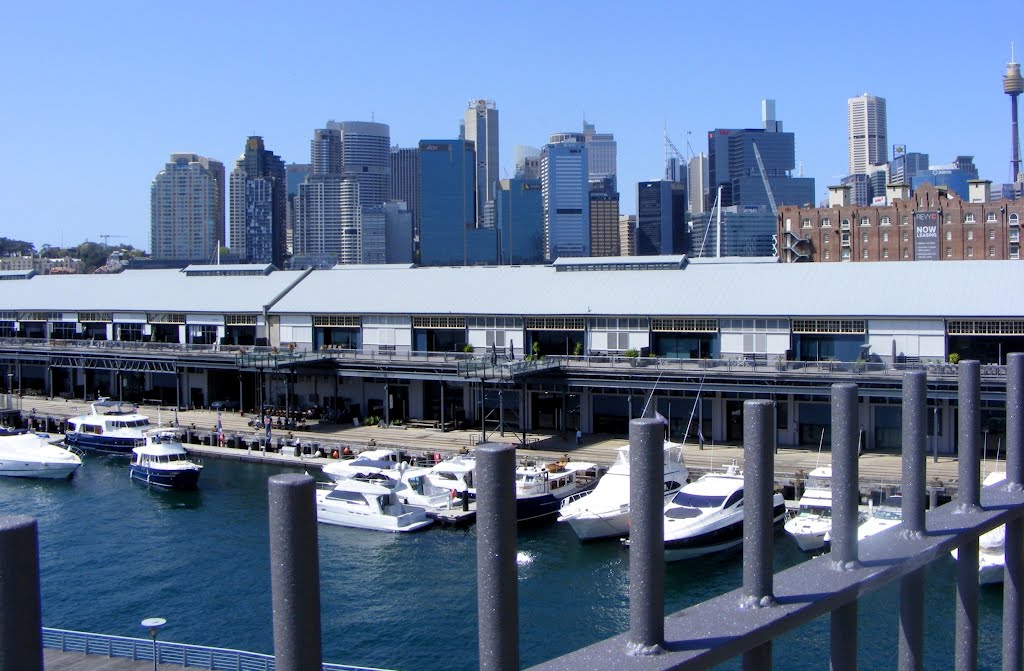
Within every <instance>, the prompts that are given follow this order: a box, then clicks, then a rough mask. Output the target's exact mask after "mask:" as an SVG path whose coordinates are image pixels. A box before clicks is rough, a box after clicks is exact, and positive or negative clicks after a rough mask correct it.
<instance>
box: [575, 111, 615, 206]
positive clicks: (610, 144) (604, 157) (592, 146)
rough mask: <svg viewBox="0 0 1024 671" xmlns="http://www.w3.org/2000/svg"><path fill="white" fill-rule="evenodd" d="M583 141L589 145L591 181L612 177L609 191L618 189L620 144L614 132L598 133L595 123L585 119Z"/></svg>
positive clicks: (588, 167)
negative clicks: (617, 142)
mask: <svg viewBox="0 0 1024 671" xmlns="http://www.w3.org/2000/svg"><path fill="white" fill-rule="evenodd" d="M583 142H584V144H586V145H587V172H588V173H589V175H590V181H591V182H594V181H601V180H606V179H610V180H611V182H610V184H611V188H610V190H608V189H605V191H607V192H608V193H614V192H616V191H618V188H619V187H618V167H617V152H618V145H617V144H616V142H615V135H613V134H612V133H598V132H597V131H596V130H595V129H594V124H592V123H587V122H586V120H584V121H583Z"/></svg>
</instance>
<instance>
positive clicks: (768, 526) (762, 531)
mask: <svg viewBox="0 0 1024 671" xmlns="http://www.w3.org/2000/svg"><path fill="white" fill-rule="evenodd" d="M774 473H775V403H774V402H772V401H745V402H744V403H743V490H744V495H743V498H744V503H743V510H744V513H743V515H744V519H743V606H744V607H746V608H762V607H767V606H771V605H772V604H774V601H775V598H774V594H773V587H772V584H773V577H772V575H773V574H772V552H773V549H774V548H773V542H772V538H773V536H774V531H775V529H774V524H775V506H774V505H773V501H772V499H773V498H774V495H775V492H774V482H773V476H774ZM771 660H772V644H771V642H770V641H769V642H768V643H764V644H762V645H759V646H758V647H756V648H754V649H753V650H750V651H748V652H745V653H744V654H743V668H744V669H745V670H746V669H750V670H754V669H770V668H771Z"/></svg>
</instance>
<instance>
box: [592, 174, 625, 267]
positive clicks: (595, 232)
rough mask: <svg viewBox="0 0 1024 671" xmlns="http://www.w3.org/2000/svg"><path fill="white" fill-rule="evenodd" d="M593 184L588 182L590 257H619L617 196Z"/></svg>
mask: <svg viewBox="0 0 1024 671" xmlns="http://www.w3.org/2000/svg"><path fill="white" fill-rule="evenodd" d="M607 179H609V180H610V179H611V178H607ZM595 184H599V183H598V182H594V181H591V182H590V186H591V191H590V255H591V256H619V251H620V249H621V245H620V244H619V194H618V193H614V192H609V191H607V190H605V189H601V188H596V189H595V188H594V187H595Z"/></svg>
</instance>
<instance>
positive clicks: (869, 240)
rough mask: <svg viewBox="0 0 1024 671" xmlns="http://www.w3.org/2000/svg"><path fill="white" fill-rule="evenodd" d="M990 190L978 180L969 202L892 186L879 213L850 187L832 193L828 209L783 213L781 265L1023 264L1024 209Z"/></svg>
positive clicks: (937, 191) (928, 189) (928, 188)
mask: <svg viewBox="0 0 1024 671" xmlns="http://www.w3.org/2000/svg"><path fill="white" fill-rule="evenodd" d="M990 186H991V185H990V183H989V182H988V181H986V180H972V181H971V182H970V183H969V187H970V198H969V200H964V199H962V198H960V196H958V195H956V194H955V193H953V192H952V191H949V190H947V189H943V188H939V187H935V186H932V185H930V184H929V185H925V186H922V187H921V188H919V189H917V190H916V191H915V192H914V193H913V195H911V194H910V190H909V187H907V186H906V185H902V184H892V185H889V187H888V190H889V197H888V201H887V202H889V203H890V204H889V205H885V206H878V207H863V206H859V205H856V204H854V203H852V202H851V200H850V189H849V187H848V186H834V187H829V206H828V207H815V208H801V207H791V206H786V207H781V208H780V209H779V214H778V219H777V222H776V226H777V235H778V241H779V246H780V249H779V259H780V260H781V261H783V262H787V263H790V262H804V261H814V262H836V261H838V262H848V261H879V262H883V263H888V262H895V261H955V260H979V261H980V260H986V261H999V260H1014V261H1016V260H1020V258H1021V251H1020V248H1021V224H1022V220H1024V202H1021V201H1017V200H998V201H993V200H991V198H990V194H989V191H990ZM1000 285H1002V283H1001V282H1000V283H999V284H997V285H994V286H1000ZM989 290H992V289H991V288H990V289H989Z"/></svg>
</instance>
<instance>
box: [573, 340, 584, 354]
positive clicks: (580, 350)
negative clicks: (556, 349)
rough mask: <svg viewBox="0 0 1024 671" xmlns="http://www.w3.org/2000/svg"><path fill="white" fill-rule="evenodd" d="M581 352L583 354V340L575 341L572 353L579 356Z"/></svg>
mask: <svg viewBox="0 0 1024 671" xmlns="http://www.w3.org/2000/svg"><path fill="white" fill-rule="evenodd" d="M581 354H583V343H581V342H576V343H573V346H572V355H573V356H579V355H581Z"/></svg>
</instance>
